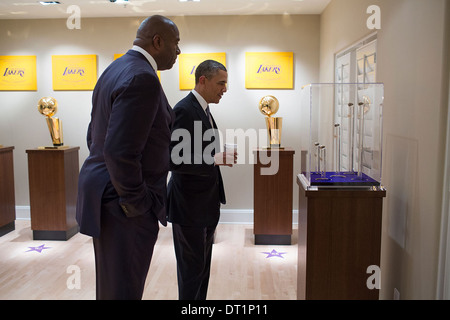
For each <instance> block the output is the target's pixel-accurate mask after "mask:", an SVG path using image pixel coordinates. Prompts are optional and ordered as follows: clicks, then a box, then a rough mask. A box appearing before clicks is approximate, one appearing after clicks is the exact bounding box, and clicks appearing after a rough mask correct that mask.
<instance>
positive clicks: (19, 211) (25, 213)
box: [16, 206, 31, 220]
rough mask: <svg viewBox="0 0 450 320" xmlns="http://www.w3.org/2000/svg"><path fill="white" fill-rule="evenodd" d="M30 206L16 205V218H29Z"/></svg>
mask: <svg viewBox="0 0 450 320" xmlns="http://www.w3.org/2000/svg"><path fill="white" fill-rule="evenodd" d="M30 219H31V216H30V206H16V220H30Z"/></svg>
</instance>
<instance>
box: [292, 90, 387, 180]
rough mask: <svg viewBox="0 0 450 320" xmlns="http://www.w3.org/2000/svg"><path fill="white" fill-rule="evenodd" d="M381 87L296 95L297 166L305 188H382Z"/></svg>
mask: <svg viewBox="0 0 450 320" xmlns="http://www.w3.org/2000/svg"><path fill="white" fill-rule="evenodd" d="M383 99H384V85H383V84H382V83H365V84H362V83H314V84H310V85H307V86H304V87H303V88H302V90H301V108H302V111H301V112H302V137H301V141H302V142H301V147H302V157H301V158H302V164H301V168H302V169H301V171H302V172H301V174H300V175H299V178H300V179H301V180H302V181H304V184H305V185H306V186H308V187H318V188H367V187H369V188H370V187H373V186H380V185H381V169H382V166H381V160H382V141H383V139H382V136H383V133H382V124H383V113H382V111H383Z"/></svg>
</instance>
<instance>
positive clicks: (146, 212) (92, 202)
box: [77, 16, 180, 299]
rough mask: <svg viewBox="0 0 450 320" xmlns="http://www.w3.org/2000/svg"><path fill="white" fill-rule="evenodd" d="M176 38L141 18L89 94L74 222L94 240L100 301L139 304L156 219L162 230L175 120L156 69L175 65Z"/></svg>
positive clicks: (158, 21) (173, 30)
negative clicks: (124, 49)
mask: <svg viewBox="0 0 450 320" xmlns="http://www.w3.org/2000/svg"><path fill="white" fill-rule="evenodd" d="M179 40H180V39H179V32H178V28H177V26H176V25H175V24H174V23H173V22H172V21H171V20H169V19H167V18H165V17H162V16H151V17H149V18H147V19H145V20H144V21H143V22H142V24H141V25H140V27H139V28H138V31H137V34H136V39H135V40H134V42H133V47H132V49H130V50H129V51H128V52H127V53H126V54H125V55H124V56H122V57H120V58H119V59H117V60H115V61H114V62H113V63H111V64H110V65H109V66H108V68H106V70H105V71H104V72H103V74H102V75H101V77H100V78H99V80H98V82H97V84H96V86H95V89H94V92H93V97H92V113H91V122H90V123H89V127H88V133H87V144H88V148H89V151H90V153H89V156H88V158H87V159H86V161H85V162H84V164H83V166H82V168H81V171H80V175H79V183H78V186H79V189H78V202H77V221H78V224H79V226H80V232H82V233H84V234H87V235H90V236H92V237H93V242H94V252H95V268H96V297H97V299H142V294H143V290H144V284H145V279H146V277H147V273H148V269H149V266H150V261H151V257H152V254H153V247H154V245H155V242H156V239H157V235H158V231H159V225H158V220H159V221H160V222H161V223H162V224H163V225H164V226H165V225H167V222H166V208H165V205H166V201H167V188H166V182H167V174H168V170H169V162H170V160H169V158H170V154H169V145H170V137H171V127H172V124H173V119H174V116H173V111H172V109H171V107H170V105H169V103H168V101H167V99H166V96H165V94H164V91H163V89H162V87H161V84H160V82H159V79H158V76H157V74H156V71H157V70H166V69H170V68H172V66H173V64H174V63H175V61H176V58H177V55H178V54H180V50H179V48H178V42H179Z"/></svg>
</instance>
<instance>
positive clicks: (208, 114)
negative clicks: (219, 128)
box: [206, 105, 214, 128]
mask: <svg viewBox="0 0 450 320" xmlns="http://www.w3.org/2000/svg"><path fill="white" fill-rule="evenodd" d="M206 115H207V116H208V120H209V123H210V124H211V127H213V128H214V126H213V122H212V117H211V112H209V105H208V106H207V107H206Z"/></svg>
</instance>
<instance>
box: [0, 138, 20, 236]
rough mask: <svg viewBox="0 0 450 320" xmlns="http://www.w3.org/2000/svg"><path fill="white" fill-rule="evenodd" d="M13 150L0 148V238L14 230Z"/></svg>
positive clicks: (11, 148) (12, 148)
mask: <svg viewBox="0 0 450 320" xmlns="http://www.w3.org/2000/svg"><path fill="white" fill-rule="evenodd" d="M13 150H14V147H3V146H0V237H1V236H3V235H5V234H7V233H8V232H11V231H13V230H14V229H15V220H16V201H15V194H14V163H13Z"/></svg>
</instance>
